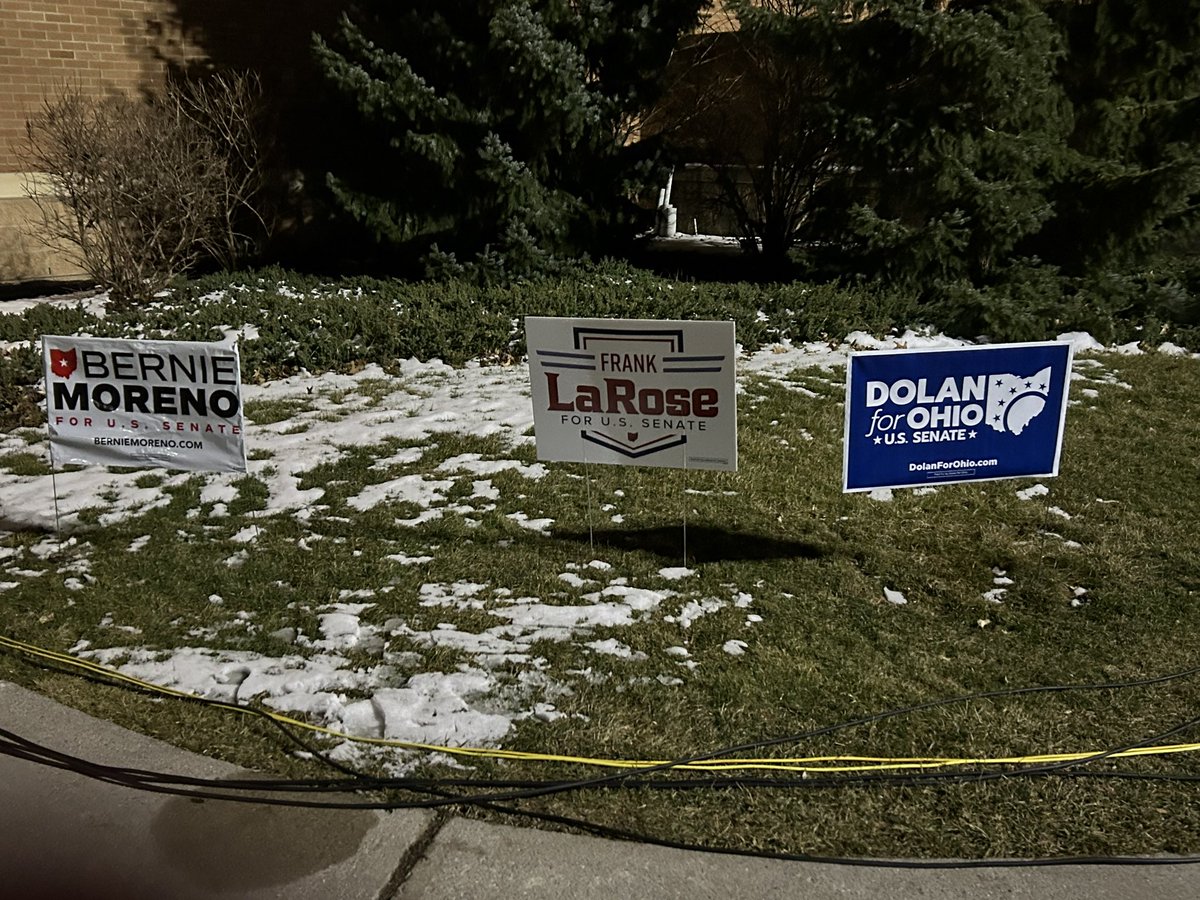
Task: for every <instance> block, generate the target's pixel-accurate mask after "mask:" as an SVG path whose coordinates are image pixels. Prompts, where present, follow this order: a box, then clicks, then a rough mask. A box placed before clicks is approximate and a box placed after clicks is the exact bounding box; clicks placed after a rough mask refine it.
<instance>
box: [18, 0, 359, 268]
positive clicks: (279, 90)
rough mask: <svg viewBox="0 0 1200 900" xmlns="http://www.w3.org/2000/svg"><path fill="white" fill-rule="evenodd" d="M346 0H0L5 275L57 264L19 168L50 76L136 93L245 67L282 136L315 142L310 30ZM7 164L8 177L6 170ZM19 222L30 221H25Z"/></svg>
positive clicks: (288, 142) (292, 141)
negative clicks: (182, 76)
mask: <svg viewBox="0 0 1200 900" xmlns="http://www.w3.org/2000/svg"><path fill="white" fill-rule="evenodd" d="M343 6H344V0H58V2H55V0H0V282H3V281H14V280H19V279H26V278H40V277H47V275H48V274H49V275H52V276H57V275H58V274H61V273H62V272H64V271H67V270H65V269H64V268H63V266H64V265H65V263H64V262H63V261H62V260H61V259H51V258H49V257H47V251H45V249H44V248H41V247H39V246H35V244H36V241H35V239H34V238H32V237H31V236H29V234H28V213H29V209H28V207H29V205H30V204H28V201H26V200H24V196H23V190H22V189H21V185H22V184H23V182H24V179H23V178H22V177H21V176H20V175H18V174H17V173H20V172H21V171H22V169H23V167H22V165H21V162H20V148H21V147H22V145H23V143H24V140H25V122H26V120H27V119H28V118H29V117H30V115H32V114H34V113H36V112H37V111H38V109H39V108H40V106H41V103H42V98H43V97H44V96H46V95H47V94H52V93H53V91H54V88H55V87H56V86H57V85H61V84H63V83H64V82H66V81H72V82H75V83H77V84H78V85H80V87H82V88H83V90H84V91H85V92H87V93H93V94H95V95H96V96H104V95H106V94H110V93H114V92H121V93H136V92H138V91H141V90H146V89H153V88H154V87H155V86H156V85H158V84H161V83H162V81H163V79H164V78H165V76H166V74H167V73H168V71H170V70H172V69H177V70H180V71H187V70H192V69H195V68H197V67H198V68H202V69H203V68H210V67H214V68H223V67H232V68H236V69H241V70H245V69H252V70H255V71H257V72H258V74H259V75H260V77H261V78H262V81H263V89H264V95H265V99H267V100H268V102H269V103H270V105H271V107H272V109H271V112H272V122H273V125H274V128H275V129H276V135H275V137H276V139H277V142H278V143H279V144H281V145H283V146H285V147H299V148H302V149H304V150H307V149H308V148H311V147H314V146H317V145H319V144H320V136H321V133H322V132H321V129H316V130H315V133H314V129H313V128H312V125H311V123H312V121H313V120H314V119H316V120H317V121H321V120H322V117H321V116H320V115H315V114H314V113H313V111H312V105H311V104H312V98H313V97H314V96H315V95H316V94H317V93H319V92H318V90H317V87H318V85H319V81H320V79H319V77H318V75H317V74H316V71H315V67H314V65H313V58H312V53H311V40H312V34H313V32H314V31H320V32H323V33H328V32H329V31H330V30H331V29H332V27H333V23H334V22H335V20H336V18H337V16H338V14H339V12H340V10H341V9H342V7H343ZM5 176H7V177H5ZM22 223H25V224H22Z"/></svg>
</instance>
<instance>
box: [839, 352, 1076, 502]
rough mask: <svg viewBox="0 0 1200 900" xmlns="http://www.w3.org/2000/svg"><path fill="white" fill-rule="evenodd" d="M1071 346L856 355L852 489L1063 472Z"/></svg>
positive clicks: (847, 466)
mask: <svg viewBox="0 0 1200 900" xmlns="http://www.w3.org/2000/svg"><path fill="white" fill-rule="evenodd" d="M1071 359H1072V348H1071V345H1070V344H1065V343H1032V344H1007V345H994V346H990V347H966V348H952V349H936V350H897V351H876V352H867V353H854V354H851V357H850V365H849V368H848V372H847V379H846V433H845V447H844V452H845V462H844V466H843V473H844V477H843V489H844V490H847V491H865V490H871V489H873V488H883V487H917V486H921V485H928V484H949V483H955V482H963V481H990V480H993V479H997V478H1015V477H1019V476H1053V475H1057V474H1058V462H1059V455H1060V453H1061V451H1062V436H1063V422H1064V419H1065V416H1066V411H1067V386H1068V384H1069V383H1070V375H1071Z"/></svg>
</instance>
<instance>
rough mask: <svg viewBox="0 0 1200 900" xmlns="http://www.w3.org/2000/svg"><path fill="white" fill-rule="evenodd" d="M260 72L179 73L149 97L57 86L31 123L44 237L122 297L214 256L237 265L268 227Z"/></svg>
mask: <svg viewBox="0 0 1200 900" xmlns="http://www.w3.org/2000/svg"><path fill="white" fill-rule="evenodd" d="M260 95H261V92H260V89H259V85H258V81H257V79H256V78H254V77H253V76H246V75H225V74H222V75H216V76H212V77H210V78H209V79H207V80H205V81H196V82H182V81H171V82H169V83H168V84H167V85H166V87H165V88H164V89H163V90H162V91H161V92H160V93H158V94H155V95H152V96H150V97H149V98H147V99H146V100H145V101H137V100H134V99H131V98H129V97H126V96H120V95H118V96H110V97H105V98H103V99H96V98H93V97H90V96H88V95H87V94H85V93H84V92H83V91H82V90H81V88H80V87H79V85H78V84H72V83H67V84H63V85H61V86H59V87H58V88H57V89H56V90H55V92H54V93H52V94H50V95H48V96H47V97H45V98H44V99H43V102H42V106H41V109H40V111H39V113H38V114H37V115H36V116H34V117H33V118H32V119H30V120H29V121H28V122H27V123H26V136H27V144H26V147H25V152H24V158H23V160H22V163H23V166H24V167H25V169H26V170H27V171H30V172H33V173H36V177H35V178H33V179H31V181H30V183H29V184H27V185H26V192H27V193H28V194H29V196H30V197H31V198H32V199H33V201H34V202H35V203H36V204H37V207H38V209H39V211H40V213H41V220H42V223H41V224H42V234H41V235H40V236H41V237H42V239H43V240H44V241H45V242H47V243H49V244H51V245H53V246H60V245H62V244H66V245H68V246H69V247H71V248H72V250H73V256H74V258H75V261H76V262H77V263H78V264H79V265H80V266H81V267H82V268H83V269H84V271H86V272H87V273H88V274H89V275H91V276H92V277H93V278H95V279H96V281H98V282H99V283H100V284H101V285H103V286H104V287H107V288H108V289H109V290H110V291H111V292H112V296H113V299H114V300H116V301H118V302H125V303H134V302H145V301H146V300H148V299H149V298H150V297H152V296H153V295H154V294H155V293H157V292H158V291H160V290H161V289H162V288H163V287H165V286H166V285H167V284H168V283H169V282H170V280H171V279H172V278H174V277H176V276H178V275H182V274H184V273H186V272H188V271H189V270H190V269H192V268H193V267H194V266H195V265H196V264H197V263H199V262H200V261H201V260H205V259H212V260H215V261H216V262H217V263H219V264H221V265H223V266H232V265H233V264H234V263H235V262H236V261H237V260H238V259H240V258H242V257H244V256H245V254H246V253H247V251H249V250H250V249H252V248H253V243H254V242H253V240H252V238H251V237H250V236H249V235H248V234H247V233H246V229H245V228H244V227H243V223H246V222H249V223H250V225H251V226H252V230H254V231H255V232H257V233H259V234H262V233H264V232H265V229H266V226H265V223H264V221H263V219H262V217H261V216H260V215H259V214H258V212H257V210H256V206H255V201H256V199H257V196H258V193H259V190H260V188H261V186H262V167H261V163H260V151H259V141H258V139H257V133H256V132H257V128H256V122H257V115H258V107H259V97H260Z"/></svg>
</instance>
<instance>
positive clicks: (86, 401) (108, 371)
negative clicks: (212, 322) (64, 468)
mask: <svg viewBox="0 0 1200 900" xmlns="http://www.w3.org/2000/svg"><path fill="white" fill-rule="evenodd" d="M42 355H43V358H44V363H45V369H46V412H47V415H48V417H49V426H50V457H51V460H52V461H53V463H54V464H55V465H56V466H58V465H71V464H88V463H93V464H99V465H109V466H157V467H159V468H164V469H184V470H190V471H197V472H244V471H246V447H245V441H244V435H243V425H242V398H241V364H240V361H239V357H238V351H237V348H236V347H234V346H229V345H227V344H210V343H200V342H192V341H132V340H112V339H106V338H82V337H57V336H53V335H46V336H44V337H43V338H42Z"/></svg>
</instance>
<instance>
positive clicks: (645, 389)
mask: <svg viewBox="0 0 1200 900" xmlns="http://www.w3.org/2000/svg"><path fill="white" fill-rule="evenodd" d="M525 336H526V341H527V344H528V347H529V377H530V381H531V387H532V391H533V423H534V430H535V432H536V434H537V454H538V459H542V460H559V461H563V462H594V463H609V464H612V465H639V466H667V467H673V468H682V469H716V470H719V471H724V472H733V471H736V470H737V395H736V390H735V386H734V371H733V369H734V355H735V353H736V346H735V344H734V329H733V323H732V322H671V321H651V320H641V319H556V318H540V317H534V316H531V317H528V318H526V319H525Z"/></svg>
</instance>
